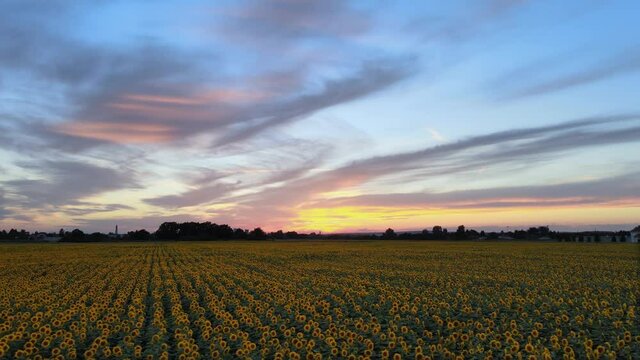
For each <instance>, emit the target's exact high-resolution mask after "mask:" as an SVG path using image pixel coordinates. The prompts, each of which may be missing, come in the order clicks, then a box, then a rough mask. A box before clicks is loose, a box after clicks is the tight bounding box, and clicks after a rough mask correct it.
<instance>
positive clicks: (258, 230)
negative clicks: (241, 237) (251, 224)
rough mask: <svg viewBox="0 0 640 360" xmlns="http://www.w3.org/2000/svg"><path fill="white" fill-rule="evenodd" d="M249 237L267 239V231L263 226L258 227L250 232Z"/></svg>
mask: <svg viewBox="0 0 640 360" xmlns="http://www.w3.org/2000/svg"><path fill="white" fill-rule="evenodd" d="M249 239H251V240H266V239H267V233H266V232H264V230H262V229H261V228H259V227H257V228H255V229H253V230H251V232H250V233H249Z"/></svg>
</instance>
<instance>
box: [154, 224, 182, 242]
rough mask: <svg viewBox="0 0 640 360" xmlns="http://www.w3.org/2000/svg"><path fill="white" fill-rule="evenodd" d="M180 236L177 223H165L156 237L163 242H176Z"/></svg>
mask: <svg viewBox="0 0 640 360" xmlns="http://www.w3.org/2000/svg"><path fill="white" fill-rule="evenodd" d="M179 235H180V228H179V227H178V223H176V222H165V223H162V224H161V225H160V227H159V228H158V231H156V237H157V238H158V239H162V240H175V239H177V238H178V237H179Z"/></svg>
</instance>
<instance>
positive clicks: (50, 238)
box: [29, 232, 62, 242]
mask: <svg viewBox="0 0 640 360" xmlns="http://www.w3.org/2000/svg"><path fill="white" fill-rule="evenodd" d="M29 239H30V240H33V241H46V242H58V241H60V239H62V237H60V236H57V235H52V234H47V233H43V232H35V233H33V234H31V236H30V237H29Z"/></svg>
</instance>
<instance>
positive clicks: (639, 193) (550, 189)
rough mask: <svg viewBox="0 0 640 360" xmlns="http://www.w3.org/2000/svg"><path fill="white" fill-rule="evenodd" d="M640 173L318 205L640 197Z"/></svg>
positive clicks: (557, 202) (508, 203)
mask: <svg viewBox="0 0 640 360" xmlns="http://www.w3.org/2000/svg"><path fill="white" fill-rule="evenodd" d="M639 177H640V173H628V174H624V175H620V176H614V177H610V178H604V179H598V180H591V181H579V182H568V183H562V184H554V185H531V186H512V187H498V188H486V189H475V190H460V191H451V192H444V193H432V192H423V193H400V194H375V195H362V196H355V197H342V198H336V199H331V200H325V201H320V202H317V203H315V204H314V205H316V206H397V207H407V206H409V207H426V208H429V207H431V208H445V207H446V208H492V207H512V206H519V207H522V206H536V207H545V206H554V207H555V206H566V205H584V204H602V203H611V202H615V201H628V200H629V199H636V200H640V182H638V178H639Z"/></svg>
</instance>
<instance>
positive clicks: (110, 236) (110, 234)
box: [107, 225, 120, 239]
mask: <svg viewBox="0 0 640 360" xmlns="http://www.w3.org/2000/svg"><path fill="white" fill-rule="evenodd" d="M107 236H109V238H111V239H120V234H118V225H116V232H115V233H112V232H110V233H109V234H107Z"/></svg>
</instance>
